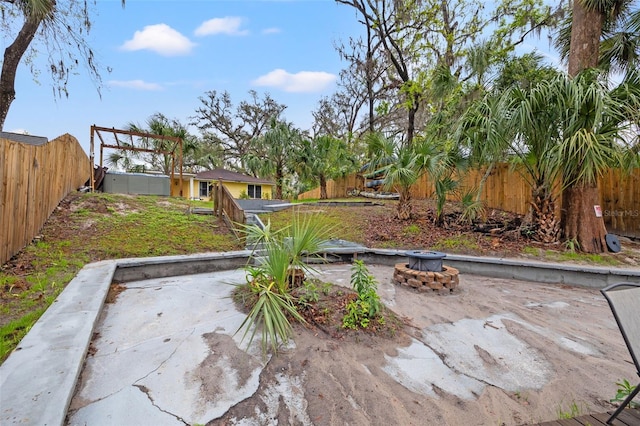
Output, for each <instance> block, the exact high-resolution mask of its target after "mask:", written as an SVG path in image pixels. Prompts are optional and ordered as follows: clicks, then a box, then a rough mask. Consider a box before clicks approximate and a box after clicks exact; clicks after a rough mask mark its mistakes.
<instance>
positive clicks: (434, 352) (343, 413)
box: [203, 265, 634, 425]
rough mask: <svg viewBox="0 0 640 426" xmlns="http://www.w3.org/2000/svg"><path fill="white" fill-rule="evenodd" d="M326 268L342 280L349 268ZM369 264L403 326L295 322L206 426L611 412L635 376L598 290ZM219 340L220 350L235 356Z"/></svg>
mask: <svg viewBox="0 0 640 426" xmlns="http://www.w3.org/2000/svg"><path fill="white" fill-rule="evenodd" d="M326 268H327V269H326V270H325V271H324V272H323V275H322V280H325V281H330V282H333V283H336V284H341V285H345V286H348V284H349V265H344V266H343V267H340V266H335V265H333V266H327V267H326ZM369 269H370V271H371V272H372V273H373V274H374V276H376V278H377V279H378V282H379V288H378V292H379V294H380V295H381V297H382V298H383V300H384V303H385V305H386V306H387V307H388V308H390V309H392V310H393V311H394V312H395V313H397V314H398V315H399V316H400V317H401V318H403V319H404V321H405V323H406V324H405V325H404V326H403V327H402V328H401V329H399V330H398V332H397V333H396V334H395V335H394V336H393V337H381V336H372V335H369V334H363V333H348V334H341V335H340V336H336V335H335V334H333V333H327V332H326V330H323V329H320V328H317V327H313V326H309V327H303V326H296V332H295V349H288V350H284V351H282V352H281V353H280V354H279V355H278V356H277V357H273V358H271V360H270V361H269V362H268V364H267V366H266V368H265V369H264V370H263V372H262V374H261V376H260V385H259V389H258V390H257V392H255V394H254V395H253V396H252V397H250V398H248V399H246V400H243V401H242V402H240V403H238V404H236V405H235V406H233V407H232V408H231V409H230V410H229V411H228V412H227V413H226V414H225V415H224V416H223V417H221V418H219V419H216V420H212V421H211V422H210V423H208V424H209V425H227V424H245V425H247V424H314V425H346V424H349V425H369V424H379V425H400V424H402V425H522V424H533V423H538V422H542V421H549V420H555V419H559V418H563V417H564V416H567V415H568V414H572V415H578V414H587V413H592V412H604V411H607V410H611V409H613V408H614V405H612V404H611V403H610V402H609V400H610V399H612V398H613V397H614V396H615V394H616V389H617V386H616V382H617V381H620V380H621V379H623V378H627V379H632V378H633V377H634V368H633V365H632V363H631V362H630V357H629V354H628V352H627V350H626V347H625V346H624V342H623V340H622V337H621V335H620V333H619V331H618V329H617V327H616V324H615V322H614V319H613V317H612V314H611V311H610V310H609V308H608V306H607V304H606V302H605V300H604V298H603V297H602V295H601V294H600V292H599V291H597V290H593V289H585V288H578V287H570V286H566V285H562V286H561V285H547V284H537V283H530V282H521V281H513V280H502V279H493V278H485V277H478V276H471V275H463V276H461V284H460V287H459V290H458V291H457V292H456V293H454V294H451V295H438V294H435V293H417V292H416V291H414V290H412V289H409V288H405V287H399V286H395V285H393V284H392V283H391V280H390V276H391V274H392V268H390V267H384V266H371V267H370V268H369ZM225 342H226V345H228V346H230V347H229V348H224V347H220V346H218V347H217V348H216V352H219V351H221V350H222V351H225V350H229V351H234V352H232V353H237V348H235V347H233V348H231V346H234V344H233V342H232V341H231V340H230V339H226V340H225ZM216 344H217V345H224V342H223V341H218V342H217V343H216ZM205 363H206V361H205ZM203 364H204V363H203ZM205 370H206V369H205Z"/></svg>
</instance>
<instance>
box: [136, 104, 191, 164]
mask: <svg viewBox="0 0 640 426" xmlns="http://www.w3.org/2000/svg"><path fill="white" fill-rule="evenodd" d="M127 129H128V130H130V131H132V132H138V133H147V134H150V135H158V136H171V137H178V138H180V139H182V152H181V153H179V154H180V155H183V156H185V155H190V154H192V153H194V152H195V150H196V145H197V144H196V142H195V138H194V137H192V136H191V135H189V133H188V131H187V128H186V126H184V125H183V124H182V123H180V122H179V121H178V120H176V119H169V118H167V117H166V116H165V115H164V114H162V113H159V112H157V113H155V114H153V115H151V116H150V117H149V118H147V122H146V127H141V126H140V125H138V124H135V123H129V124H128V125H127ZM139 142H140V144H141V146H140V147H141V148H145V149H150V150H155V151H163V152H158V153H148V154H146V155H141V156H140V157H141V158H143V160H144V161H145V162H147V163H148V164H149V165H150V166H151V167H152V168H153V169H157V170H159V171H162V172H163V173H164V174H166V175H170V174H171V171H172V170H171V168H172V167H173V161H172V160H173V157H172V155H171V154H169V153H170V152H172V151H173V150H174V149H175V142H173V141H169V140H166V139H157V138H153V137H150V138H145V137H141V138H139Z"/></svg>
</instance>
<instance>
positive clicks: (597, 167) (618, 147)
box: [551, 70, 640, 253]
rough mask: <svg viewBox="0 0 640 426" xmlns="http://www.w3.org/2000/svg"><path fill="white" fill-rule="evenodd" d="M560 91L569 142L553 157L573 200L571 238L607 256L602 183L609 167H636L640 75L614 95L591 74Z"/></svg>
mask: <svg viewBox="0 0 640 426" xmlns="http://www.w3.org/2000/svg"><path fill="white" fill-rule="evenodd" d="M633 75H634V73H632V75H631V76H632V77H633ZM557 90H558V91H559V95H560V99H561V101H562V103H561V104H560V107H561V108H562V111H563V115H562V118H561V125H562V129H561V130H562V136H563V137H562V141H561V143H560V144H559V145H558V146H557V147H556V149H555V151H554V152H552V153H551V158H553V159H555V161H556V162H557V167H558V168H559V170H560V172H561V177H562V180H563V184H564V188H565V190H564V192H563V197H565V196H566V197H567V201H566V204H565V201H564V200H563V207H564V206H566V209H567V212H566V217H565V222H564V231H565V238H566V239H567V240H573V241H577V242H578V244H579V246H580V248H581V250H583V251H586V252H589V253H598V252H603V251H605V250H606V248H607V245H606V241H605V236H606V233H607V230H606V228H605V227H604V222H603V219H602V217H597V216H596V215H595V214H594V210H593V209H594V207H593V206H595V205H598V204H600V193H599V191H598V187H597V178H598V177H599V176H600V175H601V174H602V173H603V172H604V170H605V169H607V168H608V167H625V166H628V165H630V164H631V163H628V162H625V161H624V155H625V152H626V153H628V152H629V151H630V148H631V147H633V146H634V145H635V146H637V145H638V143H639V142H638V141H639V138H640V136H639V135H638V132H637V125H638V123H639V121H640V119H639V117H638V110H639V109H640V79H639V78H637V74H635V77H633V78H631V79H627V80H625V81H624V82H623V83H622V84H620V85H619V86H617V87H616V88H614V89H613V90H610V89H609V88H608V87H607V85H606V81H603V79H602V78H601V75H600V73H598V72H597V71H596V70H585V71H583V72H581V73H580V74H578V75H577V76H576V77H575V78H574V79H571V80H569V79H565V80H564V81H561V82H560V84H559V85H558V86H557ZM634 126H635V127H634ZM636 156H637V154H636Z"/></svg>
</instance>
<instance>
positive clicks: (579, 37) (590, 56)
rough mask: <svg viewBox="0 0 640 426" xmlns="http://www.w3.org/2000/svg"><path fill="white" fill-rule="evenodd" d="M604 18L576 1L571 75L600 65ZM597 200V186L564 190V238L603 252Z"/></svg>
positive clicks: (603, 232) (594, 250)
mask: <svg viewBox="0 0 640 426" xmlns="http://www.w3.org/2000/svg"><path fill="white" fill-rule="evenodd" d="M603 19H604V15H603V14H602V13H601V12H599V11H597V10H589V9H587V8H585V6H584V4H583V0H575V1H574V2H573V21H572V24H571V45H570V49H569V70H568V71H569V75H571V76H575V75H577V74H578V73H579V72H580V71H582V70H584V69H586V68H594V67H597V66H598V56H599V54H600V36H601V35H602V22H603ZM596 204H600V199H599V196H598V188H597V187H595V188H594V187H588V186H586V185H585V186H582V185H572V186H571V187H568V188H565V189H564V190H563V191H562V216H561V222H560V223H561V225H560V226H561V229H562V230H563V231H564V238H565V239H567V240H572V239H575V240H576V241H577V242H578V243H579V244H580V249H581V250H582V251H585V252H588V253H601V252H603V251H605V248H606V242H605V241H604V235H606V229H605V226H604V220H603V219H602V218H596V217H595V213H594V210H593V206H594V205H596Z"/></svg>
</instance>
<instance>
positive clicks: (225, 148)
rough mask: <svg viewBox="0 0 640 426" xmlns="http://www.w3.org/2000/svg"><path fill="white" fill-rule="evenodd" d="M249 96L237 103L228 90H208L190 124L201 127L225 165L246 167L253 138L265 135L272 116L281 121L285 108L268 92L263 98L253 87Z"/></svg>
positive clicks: (206, 140) (211, 146)
mask: <svg viewBox="0 0 640 426" xmlns="http://www.w3.org/2000/svg"><path fill="white" fill-rule="evenodd" d="M249 98H250V99H249V100H243V101H241V102H240V103H239V104H238V105H237V106H234V104H233V102H232V101H231V95H230V94H229V93H228V92H227V91H225V92H223V93H218V92H217V91H215V90H212V91H209V92H206V93H205V95H204V96H202V97H200V98H199V99H200V102H201V103H202V105H201V106H200V107H199V108H197V109H196V115H195V116H194V117H192V121H191V123H190V124H192V125H194V126H196V127H197V128H198V129H199V130H200V132H201V134H202V139H203V141H204V142H205V143H206V144H207V145H208V146H209V147H210V148H211V150H213V151H217V152H219V153H221V154H222V159H223V162H224V164H225V166H227V167H231V168H233V169H236V170H239V171H244V170H246V164H245V159H246V158H247V154H249V153H250V147H251V143H252V141H253V140H254V139H256V138H258V137H260V136H262V135H263V134H264V132H265V131H266V130H267V129H268V127H269V125H270V122H271V119H272V118H275V119H276V120H278V119H279V117H280V114H282V112H283V111H284V110H285V108H286V107H285V105H282V104H279V103H278V102H276V101H275V100H274V99H273V98H271V96H269V94H265V95H263V97H262V98H260V97H258V94H257V93H256V92H255V91H253V90H250V91H249Z"/></svg>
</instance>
